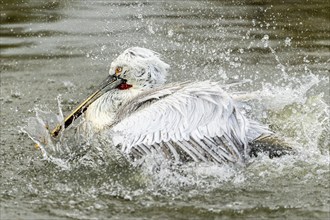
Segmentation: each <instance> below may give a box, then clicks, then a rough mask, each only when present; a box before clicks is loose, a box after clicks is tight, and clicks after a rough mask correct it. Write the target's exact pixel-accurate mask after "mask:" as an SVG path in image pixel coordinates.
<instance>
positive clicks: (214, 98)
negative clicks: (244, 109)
mask: <svg viewBox="0 0 330 220" xmlns="http://www.w3.org/2000/svg"><path fill="white" fill-rule="evenodd" d="M119 112H120V114H119V115H118V117H119V121H118V122H117V123H116V124H114V125H113V126H112V129H111V131H112V132H113V133H112V135H113V141H114V144H115V145H117V146H120V147H121V149H122V151H123V152H125V153H127V154H133V155H144V154H147V153H150V152H152V151H156V152H159V153H161V154H162V155H164V156H165V157H167V158H168V157H171V158H174V159H175V160H186V159H192V160H194V161H213V162H216V163H222V162H228V161H230V162H237V161H241V160H243V158H244V155H246V152H245V151H246V148H247V144H248V137H247V134H248V130H249V129H251V126H257V127H258V126H259V125H258V124H256V123H250V121H249V120H248V119H246V118H245V116H243V115H242V114H241V113H240V112H239V111H238V109H237V108H236V107H235V105H234V102H233V100H232V99H231V97H229V95H228V94H227V93H226V92H224V91H223V90H222V89H221V88H220V86H219V85H218V84H216V83H211V82H208V81H206V82H199V83H190V84H177V85H174V86H170V87H165V88H162V89H158V90H154V91H152V92H149V93H143V94H141V95H140V96H138V97H137V98H135V99H134V100H132V101H131V102H128V104H126V105H124V106H123V107H122V108H121V109H120V110H119ZM262 129H263V127H261V126H260V133H262V132H263V131H261V130H262Z"/></svg>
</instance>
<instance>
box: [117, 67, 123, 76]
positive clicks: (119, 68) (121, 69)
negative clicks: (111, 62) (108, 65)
mask: <svg viewBox="0 0 330 220" xmlns="http://www.w3.org/2000/svg"><path fill="white" fill-rule="evenodd" d="M115 71H116V75H119V74H121V72H122V71H123V67H117V68H116V70H115Z"/></svg>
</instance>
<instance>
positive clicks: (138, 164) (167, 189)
mask: <svg viewBox="0 0 330 220" xmlns="http://www.w3.org/2000/svg"><path fill="white" fill-rule="evenodd" d="M319 82H320V80H319V79H318V78H317V77H316V76H314V75H310V76H309V77H307V78H306V80H305V81H303V82H301V83H300V85H299V86H290V85H288V86H286V87H285V88H281V87H278V86H274V85H270V84H265V85H264V87H263V89H262V90H261V91H255V92H251V93H249V94H244V95H238V96H236V99H237V100H240V101H244V102H246V103H247V105H246V106H245V110H246V111H247V114H249V115H250V116H251V117H254V118H256V119H258V120H261V121H263V122H264V123H267V124H270V126H271V128H272V130H274V131H275V132H277V133H278V134H279V135H281V136H283V137H284V139H285V140H286V141H287V142H289V143H290V144H291V145H292V146H293V147H294V148H295V149H296V150H297V152H298V153H297V154H295V155H287V156H283V157H281V158H276V159H272V160H271V159H269V158H267V157H266V156H264V155H261V156H259V157H258V158H251V159H250V161H248V164H247V167H245V168H242V167H237V166H234V165H222V166H219V165H212V164H205V163H198V164H197V163H189V164H171V163H169V162H167V161H163V160H162V159H161V158H158V157H157V155H150V156H146V157H144V158H143V159H141V160H138V161H135V162H134V163H130V162H128V161H127V160H126V158H125V157H124V156H123V155H121V154H120V152H118V151H117V150H116V149H115V148H114V147H113V146H112V145H111V141H110V140H108V139H107V138H106V137H101V136H98V135H96V134H90V135H88V137H83V136H82V135H80V134H79V126H80V125H81V124H82V123H84V121H83V119H82V120H80V121H78V122H76V123H75V124H76V125H74V126H73V127H72V128H70V129H69V130H67V131H65V132H64V133H62V134H61V136H60V138H59V139H58V140H54V139H52V138H51V136H50V131H51V130H52V129H53V128H54V127H55V126H56V125H57V124H58V123H61V122H62V121H63V114H62V110H61V100H60V98H58V106H59V114H58V115H57V114H54V113H52V112H47V111H43V110H40V109H36V117H33V118H29V119H28V124H27V125H26V126H25V127H24V128H22V131H23V132H25V133H26V134H27V135H28V136H29V137H30V138H31V139H32V141H34V142H35V143H36V146H37V147H38V149H40V151H41V153H42V155H43V159H44V160H46V161H48V162H51V163H53V164H55V165H56V166H59V167H61V168H62V169H64V170H68V171H70V170H77V169H78V170H79V169H80V168H82V167H84V168H88V169H91V170H93V172H99V171H100V170H103V169H104V167H106V170H108V171H107V172H108V173H107V178H109V179H110V180H111V181H113V180H114V179H116V178H117V177H118V173H117V172H119V173H120V176H121V178H122V176H123V175H124V176H126V177H127V176H129V178H128V179H129V181H128V182H130V184H129V185H130V187H132V185H131V183H132V182H133V183H134V184H137V185H139V186H141V184H142V186H145V191H149V192H152V194H155V193H156V194H157V193H161V194H164V193H165V195H172V196H173V195H176V196H178V195H179V194H181V193H182V191H186V190H188V189H194V190H206V191H211V190H213V189H216V188H217V187H219V185H221V186H222V187H224V186H226V184H234V185H237V186H238V187H239V186H241V185H242V184H249V183H250V184H252V183H255V182H259V184H262V183H260V178H261V177H262V179H263V181H264V184H268V183H267V182H269V180H270V179H273V178H281V177H285V176H286V177H287V175H292V170H295V172H306V170H305V168H306V166H310V167H312V170H311V172H312V173H306V175H305V177H306V178H307V179H308V178H310V175H313V173H314V175H319V174H324V173H326V174H327V175H328V174H329V170H328V169H327V167H328V166H329V162H330V160H329V138H328V136H327V134H328V133H329V107H328V105H327V104H326V103H325V102H324V101H323V100H322V98H323V96H322V94H319V95H315V96H308V95H307V94H308V91H309V90H310V89H311V88H313V87H314V86H316V85H317V84H318V83H319ZM233 89H234V88H231V90H233ZM234 93H235V91H234ZM237 94H238V93H237ZM242 97H244V98H242ZM234 98H235V96H234ZM110 180H107V181H110ZM119 182H121V181H119ZM116 183H117V184H118V182H116ZM134 184H133V185H134ZM173 186H176V187H175V188H173ZM104 187H105V188H106V189H108V190H114V188H111V189H110V188H109V186H107V184H106V185H105V186H104ZM130 187H129V189H128V191H127V189H125V190H124V189H123V188H122V187H121V190H120V192H118V191H116V190H115V191H116V192H117V193H118V194H120V195H123V196H128V195H129V196H128V198H130V196H138V195H139V194H140V193H139V191H136V190H132V189H131V188H130ZM194 190H192V191H191V190H190V191H189V195H193V194H194ZM196 194H197V191H196Z"/></svg>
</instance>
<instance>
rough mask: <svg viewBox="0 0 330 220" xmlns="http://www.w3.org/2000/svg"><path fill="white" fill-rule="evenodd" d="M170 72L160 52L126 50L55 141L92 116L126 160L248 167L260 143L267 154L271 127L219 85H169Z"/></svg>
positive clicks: (96, 128) (94, 126)
mask: <svg viewBox="0 0 330 220" xmlns="http://www.w3.org/2000/svg"><path fill="white" fill-rule="evenodd" d="M168 69H169V65H168V64H166V63H165V62H164V61H162V60H161V59H160V55H159V54H158V53H156V52H153V51H151V50H149V49H145V48H140V47H132V48H129V49H127V50H125V51H124V52H123V53H122V54H121V55H119V56H118V57H117V58H116V59H115V60H114V61H113V62H112V63H111V67H110V71H109V76H108V78H107V79H106V80H105V81H104V82H103V83H102V84H101V85H100V88H99V89H98V90H97V91H96V92H94V93H93V94H92V95H91V96H90V97H89V98H87V99H86V101H84V102H83V103H82V104H81V105H80V106H79V107H78V108H77V109H75V110H74V111H73V112H72V113H71V114H70V115H69V116H68V117H67V118H66V119H65V121H64V123H63V125H58V126H57V127H56V128H55V129H54V130H53V132H52V136H53V137H56V136H57V135H58V133H59V132H60V130H61V129H62V127H64V128H66V127H68V126H69V125H70V124H71V123H72V121H73V120H74V119H75V118H77V117H78V116H79V115H81V114H82V113H83V112H84V111H85V110H86V113H85V119H86V121H87V123H89V124H90V125H91V127H92V129H93V130H94V131H95V132H99V131H107V132H108V133H107V134H109V138H110V139H111V140H112V142H113V144H114V146H116V147H117V148H118V149H120V150H121V152H122V153H123V154H124V155H128V156H129V157H133V158H136V157H141V156H143V155H145V154H148V153H151V152H156V153H158V154H160V155H163V156H164V158H166V159H170V160H174V161H187V160H193V161H196V162H197V161H203V162H207V161H210V162H214V163H225V162H231V163H237V162H238V163H240V162H243V161H244V160H245V158H246V157H247V156H248V154H249V153H250V154H251V150H252V149H251V146H252V145H253V147H255V146H257V147H258V145H257V144H255V143H259V147H260V149H261V148H262V147H263V146H264V145H263V144H260V143H262V140H264V139H267V137H270V136H272V132H271V131H270V130H269V129H268V128H267V126H264V125H262V124H260V123H258V122H256V121H253V120H251V119H248V118H247V117H246V116H245V115H244V114H243V113H241V110H240V109H239V108H238V106H237V105H236V103H235V100H234V99H233V98H232V97H231V96H230V95H229V94H228V93H227V92H225V91H224V90H223V89H222V88H221V86H220V85H219V84H218V83H215V82H210V81H203V82H190V83H188V82H185V83H174V84H170V85H164V83H165V81H166V75H167V70H168ZM62 130H63V129H62ZM260 140H261V141H260ZM251 143H254V144H252V145H251ZM278 149H279V148H277V149H276V150H278ZM270 150H271V149H270ZM257 151H258V149H257V150H255V152H257ZM255 152H253V154H255Z"/></svg>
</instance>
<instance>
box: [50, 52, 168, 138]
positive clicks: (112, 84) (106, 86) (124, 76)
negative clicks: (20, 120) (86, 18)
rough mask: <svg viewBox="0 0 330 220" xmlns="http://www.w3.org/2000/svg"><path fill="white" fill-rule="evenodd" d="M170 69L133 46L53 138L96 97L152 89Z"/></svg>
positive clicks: (119, 58) (116, 61) (121, 56)
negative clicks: (116, 90) (132, 89)
mask: <svg viewBox="0 0 330 220" xmlns="http://www.w3.org/2000/svg"><path fill="white" fill-rule="evenodd" d="M169 67H170V66H169V65H168V64H167V63H165V62H163V61H162V60H160V58H159V54H158V53H156V52H154V51H152V50H148V49H145V48H141V47H132V48H129V49H127V50H125V51H124V52H123V53H122V54H120V55H119V56H118V57H117V58H116V59H115V60H114V61H113V62H112V63H111V67H110V70H109V76H108V77H107V78H106V79H105V80H104V81H103V82H102V83H101V84H100V85H99V86H98V87H97V89H96V91H95V92H93V93H92V94H91V95H90V96H89V97H88V98H87V99H86V100H84V101H83V102H82V103H81V104H80V105H79V106H78V107H77V108H76V109H74V110H73V111H72V112H71V113H70V114H69V115H68V116H67V117H66V118H65V120H64V122H63V123H62V124H59V125H58V126H57V127H56V128H55V129H54V130H53V131H52V133H51V135H52V136H53V137H56V136H57V135H58V134H59V132H60V131H61V130H62V129H65V128H67V127H68V126H70V124H71V123H72V122H73V120H74V119H75V118H77V117H79V116H80V115H81V114H82V113H83V112H85V111H86V109H87V108H88V107H89V106H90V105H91V104H92V103H93V102H94V101H95V100H97V99H98V98H99V97H101V96H102V95H103V94H105V93H106V92H108V91H110V90H113V89H128V88H131V87H132V86H133V87H137V88H153V87H155V86H158V85H162V84H164V83H165V81H166V75H167V69H168V68H169Z"/></svg>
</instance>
